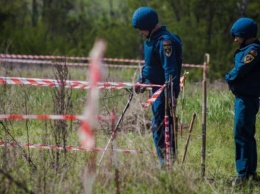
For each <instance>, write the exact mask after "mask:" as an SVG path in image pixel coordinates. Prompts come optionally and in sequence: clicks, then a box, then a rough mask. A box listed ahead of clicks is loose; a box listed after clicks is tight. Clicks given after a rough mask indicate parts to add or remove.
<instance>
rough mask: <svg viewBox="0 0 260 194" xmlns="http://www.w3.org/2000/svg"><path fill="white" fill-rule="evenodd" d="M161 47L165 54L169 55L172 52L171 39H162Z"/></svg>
mask: <svg viewBox="0 0 260 194" xmlns="http://www.w3.org/2000/svg"><path fill="white" fill-rule="evenodd" d="M163 49H164V52H165V55H166V56H167V57H170V56H171V54H172V43H171V41H163Z"/></svg>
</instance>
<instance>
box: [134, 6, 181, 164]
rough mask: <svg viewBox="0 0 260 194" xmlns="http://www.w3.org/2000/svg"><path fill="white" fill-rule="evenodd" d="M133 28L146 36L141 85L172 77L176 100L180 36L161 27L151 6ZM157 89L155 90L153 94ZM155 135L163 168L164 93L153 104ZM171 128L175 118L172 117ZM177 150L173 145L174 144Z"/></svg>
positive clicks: (136, 17)
mask: <svg viewBox="0 0 260 194" xmlns="http://www.w3.org/2000/svg"><path fill="white" fill-rule="evenodd" d="M132 25H133V27H134V28H136V29H138V30H139V32H140V34H141V35H143V36H145V37H146V40H145V42H144V60H145V64H144V66H143V68H142V72H141V75H140V77H139V78H138V82H139V83H149V84H160V85H163V84H165V82H167V81H169V77H170V75H171V76H172V78H173V83H174V95H175V99H177V97H178V94H179V91H180V73H181V66H182V42H181V39H180V38H179V36H177V35H176V34H174V33H171V32H169V31H168V30H167V28H166V26H161V25H160V24H159V19H158V14H157V12H156V11H155V10H154V9H152V8H150V7H140V8H138V9H137V10H135V12H134V14H133V16H132ZM143 89H144V88H140V87H136V88H135V91H136V93H140V92H143V91H144V90H143ZM157 90H158V88H156V87H153V88H152V91H151V92H152V93H155V92H156V91H157ZM152 113H153V118H152V132H153V140H154V144H155V148H156V152H157V155H158V157H159V160H160V163H161V164H162V165H163V164H164V162H165V160H164V155H165V153H164V152H165V139H164V138H165V136H164V122H163V121H164V114H165V97H164V92H162V93H161V94H160V96H159V97H158V98H157V99H156V100H155V102H154V103H153V105H152ZM169 121H170V125H172V121H173V119H172V118H170V119H169ZM171 146H172V148H173V150H174V143H173V142H172V143H171Z"/></svg>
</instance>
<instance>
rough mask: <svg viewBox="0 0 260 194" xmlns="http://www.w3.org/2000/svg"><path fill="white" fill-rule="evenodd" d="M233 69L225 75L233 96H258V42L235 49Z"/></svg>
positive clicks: (259, 74) (259, 51)
mask: <svg viewBox="0 0 260 194" xmlns="http://www.w3.org/2000/svg"><path fill="white" fill-rule="evenodd" d="M234 60H235V61H234V63H235V66H234V68H233V69H232V70H231V71H230V72H228V73H227V74H226V75H225V80H226V81H227V83H228V84H229V88H230V90H231V91H232V92H233V94H234V95H235V96H248V97H259V96H260V42H259V41H258V40H256V41H255V42H253V43H251V44H249V45H247V46H245V47H242V48H240V49H237V51H236V52H235V55H234Z"/></svg>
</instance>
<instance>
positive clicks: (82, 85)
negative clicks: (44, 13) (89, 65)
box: [0, 77, 161, 89]
mask: <svg viewBox="0 0 260 194" xmlns="http://www.w3.org/2000/svg"><path fill="white" fill-rule="evenodd" d="M1 84H2V85H3V84H12V85H21V84H23V85H34V86H49V87H60V86H62V85H64V87H65V88H75V89H89V88H90V83H89V82H86V81H77V80H75V81H73V80H64V81H63V82H62V81H59V80H55V79H39V78H23V77H0V85H1ZM134 86H143V87H148V88H150V87H161V85H157V84H133V83H129V82H125V83H123V82H98V83H97V87H98V88H99V89H124V88H132V87H134Z"/></svg>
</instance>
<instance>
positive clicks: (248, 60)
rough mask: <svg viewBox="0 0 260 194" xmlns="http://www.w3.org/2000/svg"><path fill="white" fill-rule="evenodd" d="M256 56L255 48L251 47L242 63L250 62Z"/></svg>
mask: <svg viewBox="0 0 260 194" xmlns="http://www.w3.org/2000/svg"><path fill="white" fill-rule="evenodd" d="M256 56H257V51H256V50H255V49H251V50H250V51H249V53H248V54H247V55H246V56H245V58H244V63H245V64H247V63H250V62H251V61H253V60H254V59H255V57H256Z"/></svg>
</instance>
